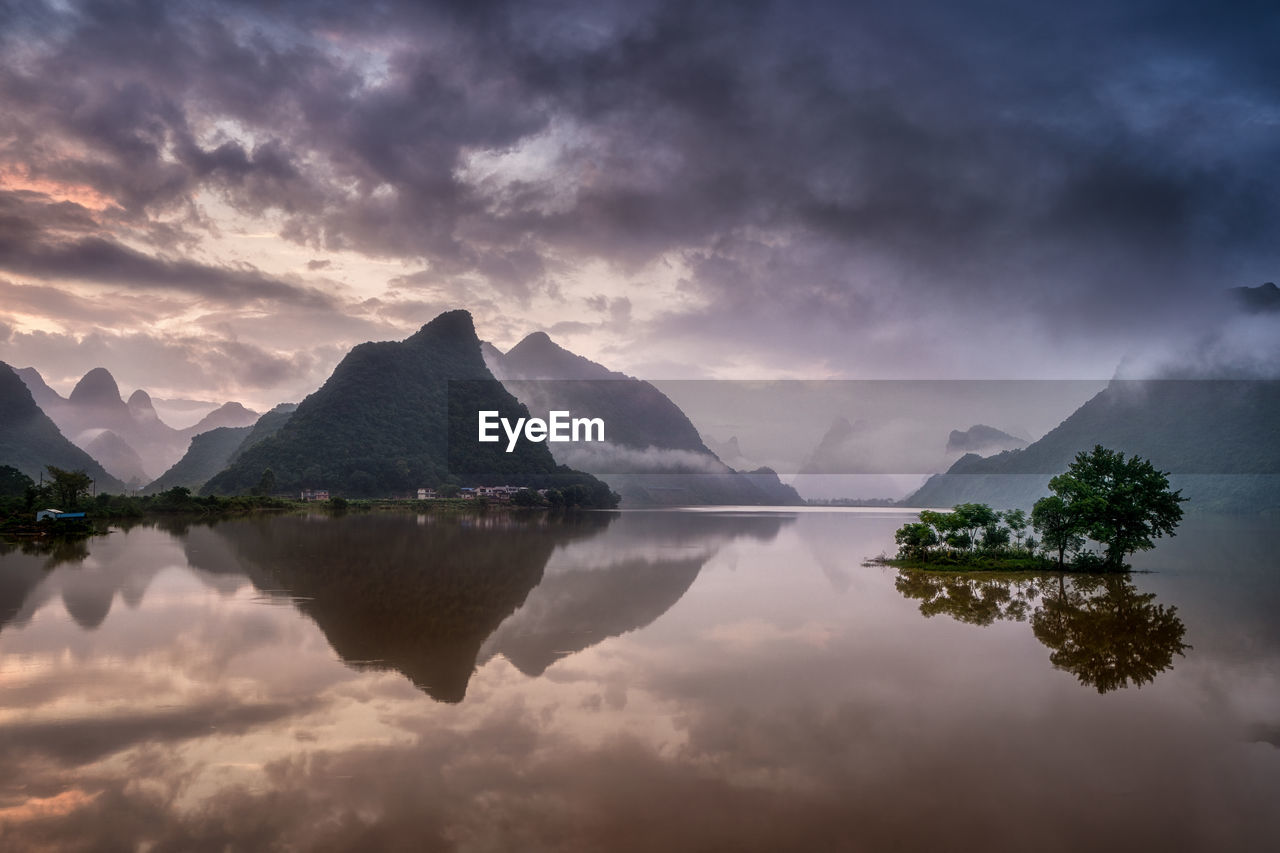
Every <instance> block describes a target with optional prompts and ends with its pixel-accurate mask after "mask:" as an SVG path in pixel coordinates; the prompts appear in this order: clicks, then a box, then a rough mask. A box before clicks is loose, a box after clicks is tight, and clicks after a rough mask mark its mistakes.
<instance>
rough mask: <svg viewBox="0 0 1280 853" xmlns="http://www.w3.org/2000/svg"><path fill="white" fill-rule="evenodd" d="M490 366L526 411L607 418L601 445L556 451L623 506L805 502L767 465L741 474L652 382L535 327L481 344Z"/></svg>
mask: <svg viewBox="0 0 1280 853" xmlns="http://www.w3.org/2000/svg"><path fill="white" fill-rule="evenodd" d="M483 352H484V356H485V361H486V363H487V364H488V365H489V369H490V370H491V371H492V372H493V374H494V376H496V377H497V378H498V379H499V380H501V381H502V382H503V384H504V385H505V386H506V387H507V389H508V390H510V391H511V392H512V393H513V394H515V396H516V397H517V398H519V399H520V400H521V402H523V403H525V404H526V405H528V406H529V407H530V409H531V410H534V411H541V412H546V411H549V410H552V409H558V410H564V411H569V412H572V413H574V414H575V415H583V416H589V417H599V418H601V419H602V420H604V422H605V423H606V424H607V434H606V436H605V438H606V440H607V442H608V445H609V446H608V447H607V448H606V449H604V450H600V451H596V450H587V449H585V448H578V447H575V448H571V449H570V450H567V451H566V450H557V452H559V453H561V457H560V458H561V460H562V461H566V462H569V463H570V464H572V465H574V466H575V467H579V468H582V469H583V470H586V471H589V472H591V473H593V474H595V475H596V476H598V477H601V478H602V479H604V480H605V481H606V482H608V483H609V485H610V486H611V487H612V488H613V489H614V490H616V491H617V492H618V493H619V494H621V495H622V497H623V500H624V501H625V502H626V503H628V504H634V505H645V504H650V505H652V504H662V505H679V504H747V505H798V504H801V503H803V501H802V500H801V498H800V496H799V495H798V494H797V493H796V491H795V490H794V489H792V488H791V487H790V486H787V485H785V484H784V483H782V482H781V481H780V480H779V479H778V476H777V474H776V473H774V472H773V471H771V470H770V469H768V468H760V469H757V470H755V471H752V472H747V473H744V472H739V471H735V470H734V469H732V468H730V467H729V466H728V465H725V464H724V463H723V462H722V461H721V460H720V458H719V457H717V456H716V454H715V453H713V452H712V451H711V450H710V449H709V448H708V447H707V446H706V444H705V443H704V442H703V440H702V437H701V436H700V435H699V433H698V430H697V428H696V427H694V425H693V422H692V421H690V420H689V418H688V417H687V416H686V415H685V413H684V412H683V411H681V410H680V407H679V406H677V405H676V404H675V403H674V402H672V401H671V399H670V398H669V397H667V395H665V394H663V393H662V392H661V391H659V390H658V389H657V388H656V387H654V386H653V385H652V384H651V383H649V382H645V381H644V380H641V379H636V378H633V377H630V376H627V375H626V374H623V373H619V372H617V371H613V370H609V369H608V368H607V367H605V366H604V365H601V364H597V363H596V362H594V361H591V360H590V359H587V358H584V357H582V356H580V355H578V354H576V353H573V352H570V351H569V350H567V349H565V348H564V347H562V346H560V345H558V344H556V343H555V342H554V341H552V340H551V338H550V336H548V335H547V334H546V333H545V332H534V333H532V334H530V335H528V336H526V337H525V338H524V339H523V340H522V341H520V343H518V344H516V345H515V346H514V347H512V348H511V349H510V350H509V351H508V352H507V353H505V354H503V353H502V352H501V351H500V350H498V349H497V348H496V347H493V346H491V345H486V346H485V347H484V350H483Z"/></svg>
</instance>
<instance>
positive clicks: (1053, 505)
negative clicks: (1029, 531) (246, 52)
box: [1031, 495, 1084, 571]
mask: <svg viewBox="0 0 1280 853" xmlns="http://www.w3.org/2000/svg"><path fill="white" fill-rule="evenodd" d="M1031 525H1032V526H1033V527H1034V528H1035V529H1036V532H1037V533H1039V534H1040V543H1041V545H1043V546H1044V549H1045V550H1046V551H1050V552H1052V551H1057V552H1058V571H1062V569H1063V568H1065V563H1066V555H1067V552H1068V551H1074V550H1076V549H1077V548H1079V547H1080V546H1081V545H1083V544H1084V537H1083V536H1081V535H1080V530H1081V528H1082V524H1081V522H1080V520H1079V519H1078V518H1077V517H1076V516H1075V515H1074V514H1073V513H1072V511H1071V507H1069V506H1068V505H1067V502H1066V501H1064V500H1063V499H1062V498H1060V497H1059V496H1057V495H1050V496H1049V497H1047V498H1041V499H1040V500H1038V501H1036V505H1035V506H1034V507H1032V508H1031Z"/></svg>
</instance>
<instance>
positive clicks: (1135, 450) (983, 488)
mask: <svg viewBox="0 0 1280 853" xmlns="http://www.w3.org/2000/svg"><path fill="white" fill-rule="evenodd" d="M1277 423H1280V382H1277V381H1275V380H1151V381H1145V382H1144V381H1114V382H1112V383H1111V384H1110V385H1108V386H1107V388H1105V389H1104V390H1103V391H1101V392H1100V393H1099V394H1097V395H1096V396H1095V397H1093V398H1092V399H1090V400H1089V401H1088V402H1086V403H1085V404H1084V405H1083V406H1081V407H1080V408H1079V409H1077V410H1076V411H1075V412H1074V413H1073V414H1072V415H1071V416H1070V417H1068V418H1067V419H1066V420H1065V421H1063V422H1062V423H1061V424H1060V425H1059V426H1057V427H1056V428H1054V429H1053V430H1051V431H1050V432H1049V433H1048V434H1046V435H1045V436H1044V437H1043V438H1041V439H1040V440H1039V441H1036V442H1034V443H1032V444H1030V445H1028V446H1027V447H1026V448H1025V449H1022V450H1013V451H1007V452H1005V453H1001V454H999V455H997V456H991V457H987V458H982V457H979V456H976V455H974V454H969V455H966V456H964V457H961V458H960V459H959V460H958V461H957V462H956V463H955V464H954V465H953V466H952V467H951V468H950V469H949V470H948V471H947V472H946V473H945V474H939V475H936V476H934V477H931V478H930V479H929V480H928V482H926V483H925V484H924V486H922V487H921V488H920V489H919V491H917V492H916V493H915V494H913V495H911V496H910V497H908V498H907V499H906V502H907V503H909V504H910V505H913V506H952V505H954V504H956V503H960V502H962V501H981V502H984V503H990V504H992V505H994V506H1022V507H1027V506H1030V504H1031V503H1033V502H1034V501H1035V500H1036V499H1037V498H1039V497H1041V496H1043V495H1045V494H1047V493H1048V488H1047V484H1048V481H1049V478H1050V477H1052V476H1053V475H1054V474H1057V473H1060V472H1061V471H1063V470H1065V469H1066V467H1067V464H1068V463H1070V461H1071V460H1072V459H1073V458H1074V457H1075V455H1076V453H1078V452H1079V451H1081V450H1088V449H1090V448H1092V447H1093V446H1094V445H1095V444H1101V445H1103V446H1105V447H1108V448H1111V449H1113V450H1121V451H1124V452H1125V453H1128V454H1137V455H1139V456H1143V457H1145V458H1147V459H1150V460H1151V461H1152V463H1153V464H1155V466H1156V467H1157V468H1159V469H1160V470H1162V471H1168V472H1170V474H1171V477H1170V480H1171V482H1172V483H1173V485H1174V487H1176V488H1182V489H1183V494H1184V495H1186V496H1187V497H1189V498H1190V499H1191V502H1190V503H1189V504H1188V505H1187V506H1188V508H1189V509H1192V510H1201V511H1206V510H1209V511H1223V512H1257V511H1261V510H1267V509H1276V508H1280V443H1277V442H1276V440H1275V430H1276V427H1275V425H1276V424H1277Z"/></svg>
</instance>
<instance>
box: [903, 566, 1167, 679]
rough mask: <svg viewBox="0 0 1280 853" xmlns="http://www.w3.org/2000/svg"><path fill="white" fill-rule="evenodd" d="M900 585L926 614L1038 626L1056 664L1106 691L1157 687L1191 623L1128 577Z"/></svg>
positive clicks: (923, 576)
mask: <svg viewBox="0 0 1280 853" xmlns="http://www.w3.org/2000/svg"><path fill="white" fill-rule="evenodd" d="M894 586H895V587H896V588H897V590H898V591H899V592H901V593H902V594H903V595H904V596H905V597H907V598H910V599H915V600H918V601H919V602H920V612H921V613H922V614H924V615H925V616H926V617H928V616H936V615H938V614H946V615H947V616H950V617H952V618H953V619H956V620H957V621H960V622H965V623H967V624H970V625H991V624H992V623H994V622H996V621H1001V620H1005V621H1015V622H1025V621H1028V620H1029V621H1030V622H1031V630H1032V632H1033V633H1034V634H1035V637H1036V639H1038V640H1039V641H1040V642H1041V643H1043V644H1044V645H1045V646H1047V647H1048V648H1049V649H1050V654H1049V661H1050V662H1051V663H1052V664H1053V665H1054V666H1055V667H1057V668H1059V669H1063V670H1066V671H1067V672H1070V673H1072V674H1073V675H1075V676H1076V678H1078V679H1079V680H1080V683H1081V684H1087V685H1089V686H1091V687H1094V688H1096V689H1097V691H1098V692H1099V693H1106V692H1108V691H1111V690H1116V689H1118V688H1121V687H1128V686H1129V685H1130V684H1133V685H1136V686H1140V685H1143V684H1147V683H1150V682H1151V681H1153V680H1154V679H1155V677H1156V676H1157V675H1159V674H1160V673H1161V672H1164V671H1165V670H1167V669H1169V668H1170V667H1171V666H1173V657H1174V655H1183V654H1184V653H1185V652H1186V650H1187V649H1188V648H1190V647H1189V646H1187V644H1186V643H1184V642H1182V638H1183V635H1184V634H1185V633H1186V626H1185V625H1184V624H1183V622H1182V620H1181V619H1179V618H1178V615H1177V612H1178V608H1176V607H1166V606H1164V605H1162V604H1158V603H1157V602H1156V600H1155V599H1156V596H1155V593H1150V592H1148V593H1141V592H1139V591H1138V588H1137V587H1136V586H1134V584H1133V582H1132V581H1131V580H1130V579H1129V578H1128V577H1125V576H1122V575H1065V574H1058V575H1054V576H1049V575H1039V576H1033V577H1026V578H1009V577H1007V576H1000V577H984V576H983V575H982V574H981V573H942V572H922V571H914V570H910V569H903V570H900V571H899V572H898V577H897V580H896V581H895V582H894Z"/></svg>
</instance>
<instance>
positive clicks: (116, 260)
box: [0, 192, 333, 308]
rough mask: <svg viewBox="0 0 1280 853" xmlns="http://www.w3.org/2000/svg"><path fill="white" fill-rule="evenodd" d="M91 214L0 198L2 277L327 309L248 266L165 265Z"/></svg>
mask: <svg viewBox="0 0 1280 853" xmlns="http://www.w3.org/2000/svg"><path fill="white" fill-rule="evenodd" d="M101 230H102V229H101V226H99V225H98V224H97V222H96V221H95V220H94V218H93V217H92V215H91V214H90V212H89V211H88V210H87V209H86V208H85V207H83V206H82V205H79V204H75V203H72V202H57V203H55V202H52V201H51V200H50V199H48V197H47V196H43V195H42V194H38V193H30V192H26V193H6V192H0V270H5V271H8V272H11V273H16V274H20V275H25V276H30V277H32V278H37V279H45V280H50V279H52V280H72V281H86V282H94V283H101V284H112V285H123V286H127V287H130V288H140V289H155V288H163V289H169V290H177V291H187V292H191V293H195V294H197V295H199V296H202V297H204V298H208V299H212V300H216V301H223V302H237V303H241V304H243V303H248V302H253V301H256V300H264V301H275V302H281V303H286V304H293V305H299V306H307V307H312V308H315V307H330V306H332V304H333V300H332V299H331V298H330V297H328V296H326V295H325V294H322V293H320V292H319V291H317V290H315V289H312V288H308V287H303V286H300V285H296V284H293V283H288V282H284V281H281V280H279V279H276V278H273V277H271V276H268V275H265V274H263V273H262V272H260V271H259V270H257V269H254V268H253V267H250V266H248V265H245V266H243V267H241V268H232V267H220V266H211V265H209V264H203V263H198V262H196V261H192V260H187V259H183V258H172V259H168V258H161V257H156V256H154V255H149V254H145V253H143V252H140V251H138V250H136V249H133V248H130V247H128V246H126V245H123V244H121V243H119V242H117V241H116V240H115V239H113V238H112V237H111V236H104V233H105V232H104V233H97V232H99V231H101Z"/></svg>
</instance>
